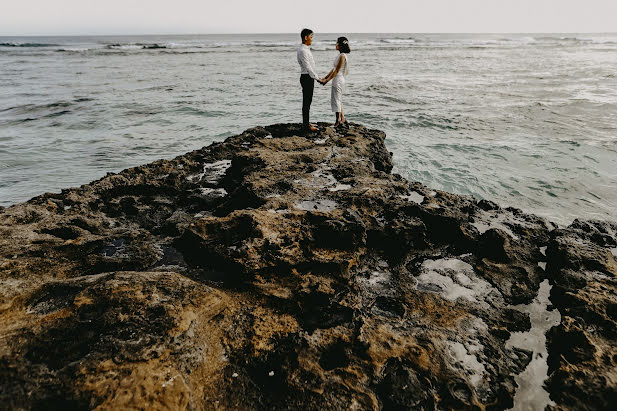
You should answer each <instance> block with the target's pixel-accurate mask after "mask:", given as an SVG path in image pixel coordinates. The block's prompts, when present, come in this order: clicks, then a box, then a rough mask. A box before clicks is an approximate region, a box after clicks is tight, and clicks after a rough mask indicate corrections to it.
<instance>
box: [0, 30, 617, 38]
mask: <svg viewBox="0 0 617 411" xmlns="http://www.w3.org/2000/svg"><path fill="white" fill-rule="evenodd" d="M316 33H317V34H335V33H342V32H330V31H323V32H316ZM345 33H347V34H416V35H423V34H465V35H470V34H502V35H503V34H515V35H516V34H611V35H617V32H612V31H520V32H518V31H503V32H501V31H494V32H491V31H478V32H458V31H456V32H455V31H452V32H449V31H426V32H411V31H364V32H361V31H358V32H352V31H348V32H345ZM272 34H289V35H296V34H298V33H296V32H202V33H119V34H112V33H108V34H100V33H99V34H90V33H80V34H0V37H105V36H111V37H115V36H216V35H246V36H251V35H272Z"/></svg>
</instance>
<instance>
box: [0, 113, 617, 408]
mask: <svg viewBox="0 0 617 411" xmlns="http://www.w3.org/2000/svg"><path fill="white" fill-rule="evenodd" d="M319 126H320V131H319V132H316V133H309V134H307V135H302V133H301V129H300V125H298V124H276V125H272V126H267V127H256V128H253V129H250V130H247V131H245V132H244V133H242V134H240V135H238V136H233V137H230V138H228V139H227V140H226V141H225V142H220V143H215V144H212V145H210V146H209V147H204V148H202V149H200V150H195V151H193V152H191V153H187V154H185V155H183V156H179V157H177V158H174V159H171V160H159V161H156V162H153V163H151V164H148V165H144V166H141V167H135V168H130V169H127V170H124V171H122V172H120V173H117V174H113V173H109V174H108V175H107V176H105V177H103V178H102V179H100V180H98V181H95V182H93V183H91V184H89V185H84V186H82V187H79V188H72V189H65V190H62V193H61V194H51V193H48V194H44V195H41V196H38V197H36V198H33V199H32V200H30V201H29V202H27V203H24V204H19V205H16V206H12V207H7V208H0V233H1V235H0V330H1V331H0V408H2V409H4V408H8V409H37V408H52V409H53V408H69V409H82V408H83V409H92V408H97V407H100V408H102V409H127V408H140V409H144V408H148V409H150V408H152V409H163V408H165V409H167V408H171V409H186V408H188V409H218V408H223V409H351V408H355V409H506V408H509V407H512V405H513V398H514V394H515V390H516V383H515V381H514V377H515V375H517V374H519V373H521V372H522V371H523V370H524V368H525V367H526V365H527V364H528V363H529V361H531V352H529V351H525V350H522V349H518V348H507V347H506V342H507V341H508V338H509V337H510V335H511V334H512V333H514V332H521V331H526V330H528V329H529V328H530V320H529V316H528V315H527V314H523V313H522V312H520V311H517V310H515V309H513V308H512V307H511V304H518V303H528V302H530V301H531V300H532V299H533V298H534V297H535V295H536V294H537V291H538V287H539V284H540V282H541V281H542V280H543V279H545V278H547V277H548V278H550V279H551V281H552V283H553V289H552V294H551V299H552V303H553V305H554V307H555V308H556V309H558V310H559V311H560V313H561V314H562V322H561V324H560V325H559V326H557V327H555V328H553V329H552V330H551V331H550V332H549V333H548V345H549V358H548V362H549V365H550V373H551V375H550V379H549V380H548V384H547V386H548V389H549V390H550V393H551V398H552V399H553V400H554V401H555V402H556V405H557V407H561V408H572V409H577V408H586V409H590V408H591V409H606V408H608V407H609V406H610V404H614V403H615V401H616V400H615V392H616V391H615V381H617V378H615V376H614V370H615V367H616V366H617V351H616V349H615V347H617V344H615V340H616V338H617V335H616V331H615V330H616V329H617V327H616V325H617V324H615V321H616V317H617V303H616V302H615V298H616V295H617V294H616V288H615V287H616V280H615V278H616V274H615V273H616V266H617V263H616V262H615V252H617V251H615V252H613V251H612V249H613V248H615V247H616V244H617V241H616V239H615V233H616V232H617V229H616V227H615V226H614V225H611V224H609V223H602V222H597V221H587V222H586V221H578V220H577V221H575V222H574V223H573V224H572V225H571V226H570V227H568V228H559V229H555V226H554V225H553V224H551V223H548V222H546V221H545V220H543V219H541V218H539V217H535V216H531V215H527V214H525V213H523V212H521V211H520V210H517V209H513V208H506V209H503V208H500V207H499V206H498V205H496V204H494V203H492V202H490V201H487V200H482V201H477V200H475V199H473V198H471V197H468V196H459V195H454V194H449V193H445V192H441V191H433V190H430V189H428V188H427V187H425V186H423V185H422V184H420V183H409V182H407V181H405V180H404V179H403V178H402V177H400V176H398V175H392V174H390V172H391V170H392V156H391V153H389V152H388V150H387V149H386V146H385V144H384V139H385V134H384V133H383V132H380V131H378V130H371V129H368V128H365V127H362V126H360V125H355V124H353V125H351V126H350V127H349V128H346V129H343V128H340V129H333V128H331V127H327V126H326V125H325V124H320V125H319ZM543 247H546V250H545V251H544V253H545V254H546V255H544V254H543V251H542V250H544V249H543ZM541 248H542V249H541ZM544 262H546V267H545V268H546V272H545V271H544V269H543V267H544V266H543V264H544Z"/></svg>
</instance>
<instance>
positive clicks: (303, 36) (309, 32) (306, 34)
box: [300, 29, 313, 43]
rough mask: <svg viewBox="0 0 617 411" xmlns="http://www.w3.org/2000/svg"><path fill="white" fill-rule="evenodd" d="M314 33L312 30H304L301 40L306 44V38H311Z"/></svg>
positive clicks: (301, 33)
mask: <svg viewBox="0 0 617 411" xmlns="http://www.w3.org/2000/svg"><path fill="white" fill-rule="evenodd" d="M312 33H313V30H311V29H302V31H301V32H300V38H301V39H302V42H303V43H304V38H305V37H306V36H310V35H311V34H312Z"/></svg>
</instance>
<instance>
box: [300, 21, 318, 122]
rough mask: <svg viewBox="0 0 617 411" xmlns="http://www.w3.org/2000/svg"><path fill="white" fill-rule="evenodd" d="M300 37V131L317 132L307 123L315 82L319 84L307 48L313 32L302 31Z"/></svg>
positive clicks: (313, 61) (310, 42)
mask: <svg viewBox="0 0 617 411" xmlns="http://www.w3.org/2000/svg"><path fill="white" fill-rule="evenodd" d="M300 37H301V38H302V44H301V45H300V47H299V48H298V64H300V84H301V85H302V130H304V131H317V130H318V129H317V127H315V126H314V125H313V124H311V123H310V122H309V115H310V111H311V103H312V102H313V89H314V88H315V80H317V81H318V82H319V83H320V84H321V81H320V80H319V76H318V75H317V73H316V72H315V60H313V53H311V49H310V47H309V46H310V45H311V44H313V30H310V29H303V30H302V32H301V33H300Z"/></svg>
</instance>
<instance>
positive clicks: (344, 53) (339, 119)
mask: <svg viewBox="0 0 617 411" xmlns="http://www.w3.org/2000/svg"><path fill="white" fill-rule="evenodd" d="M336 49H337V50H338V51H339V55H338V56H337V57H336V60H334V68H333V69H332V70H330V72H329V73H328V74H327V75H326V76H325V77H324V78H322V79H321V80H320V83H322V84H323V85H325V84H326V83H327V82H328V81H330V80H332V94H331V97H330V104H331V105H332V112H334V113H336V122H335V123H334V126H335V127H337V126H339V125H346V124H347V119H345V115H344V114H343V100H342V98H343V90H344V88H345V76H346V75H347V67H348V65H349V56H348V54H349V53H350V52H351V49H350V48H349V40H347V38H346V37H339V38H338V39H337V40H336Z"/></svg>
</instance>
